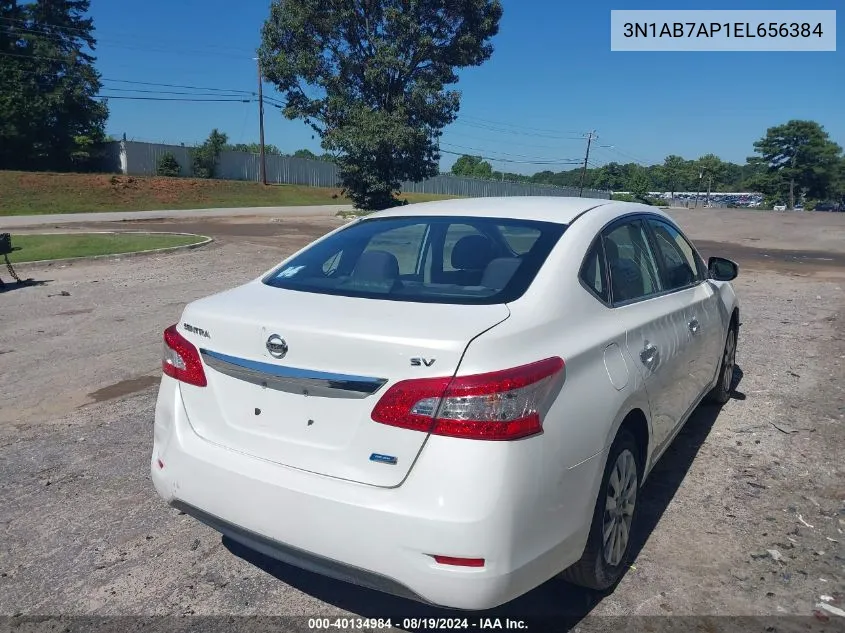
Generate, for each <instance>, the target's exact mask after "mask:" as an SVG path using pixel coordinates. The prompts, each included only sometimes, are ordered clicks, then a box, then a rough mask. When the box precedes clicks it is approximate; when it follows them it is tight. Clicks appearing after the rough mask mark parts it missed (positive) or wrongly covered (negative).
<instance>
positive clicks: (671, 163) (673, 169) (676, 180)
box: [662, 154, 688, 198]
mask: <svg viewBox="0 0 845 633" xmlns="http://www.w3.org/2000/svg"><path fill="white" fill-rule="evenodd" d="M687 173H688V167H687V161H685V160H684V159H683V158H681V157H680V156H678V155H676V154H670V155H669V156H667V157H666V158H665V159H663V172H662V175H663V182H664V184H665V185H666V188H667V189H669V192H670V193H671V197H672V198H674V197H675V192H676V191H677V190H678V188H679V187H680V186H681V183H683V182H684V181H685V180H686V177H687Z"/></svg>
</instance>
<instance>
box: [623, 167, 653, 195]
mask: <svg viewBox="0 0 845 633" xmlns="http://www.w3.org/2000/svg"><path fill="white" fill-rule="evenodd" d="M650 184H651V183H650V182H649V179H648V174H647V173H646V170H645V169H643V168H642V167H637V168H636V169H634V170H633V172H632V173H631V176H630V178H629V179H628V191H629V192H631V195H632V196H634V197H635V198H637V199H638V200H642V201H646V200H647V199H648V190H649V185H650Z"/></svg>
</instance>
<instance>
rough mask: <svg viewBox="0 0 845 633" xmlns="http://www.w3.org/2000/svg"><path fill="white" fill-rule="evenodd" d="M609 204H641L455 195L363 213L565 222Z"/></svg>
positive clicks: (631, 206) (626, 206) (625, 206)
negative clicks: (446, 198) (453, 197)
mask: <svg viewBox="0 0 845 633" xmlns="http://www.w3.org/2000/svg"><path fill="white" fill-rule="evenodd" d="M609 204H614V205H622V206H623V209H620V211H621V212H624V211H634V210H637V209H642V207H643V206H644V205H639V204H634V203H624V202H617V201H613V200H607V199H603V198H574V197H564V196H508V197H486V198H455V199H451V200H437V201H433V202H418V203H416V204H409V205H406V206H401V207H393V208H392V209H385V210H384V211H379V212H377V213H372V214H370V215H368V216H367V219H370V218H388V217H409V216H426V215H432V216H441V215H442V216H469V217H493V218H508V219H510V218H512V219H516V220H540V221H545V222H555V223H558V224H569V223H570V222H572V220H574V219H575V218H576V217H577V216H579V215H580V214H582V213H584V212H585V211H589V210H590V209H593V208H596V207H600V206H606V205H609Z"/></svg>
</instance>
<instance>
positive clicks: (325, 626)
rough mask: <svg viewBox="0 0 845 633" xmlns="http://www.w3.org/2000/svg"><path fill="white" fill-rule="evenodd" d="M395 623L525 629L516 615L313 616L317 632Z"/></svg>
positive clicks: (386, 627) (311, 622) (424, 626)
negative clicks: (467, 616) (476, 616)
mask: <svg viewBox="0 0 845 633" xmlns="http://www.w3.org/2000/svg"><path fill="white" fill-rule="evenodd" d="M394 626H396V627H400V628H403V629H407V630H431V631H439V630H447V629H456V630H479V631H483V630H498V629H502V630H505V629H509V630H525V629H527V628H528V624H527V623H526V622H525V621H524V620H517V619H512V618H402V619H401V620H395V619H392V618H383V619H382V618H309V620H308V628H309V629H311V630H314V631H320V630H324V631H354V630H358V629H361V630H379V629H384V630H389V629H392V628H393V627H394Z"/></svg>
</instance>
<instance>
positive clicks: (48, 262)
mask: <svg viewBox="0 0 845 633" xmlns="http://www.w3.org/2000/svg"><path fill="white" fill-rule="evenodd" d="M26 234H27V235H104V234H105V235H114V234H135V235H184V236H186V237H200V238H202V241H200V242H196V243H195V244H182V245H180V246H165V247H163V248H150V249H146V250H143V251H129V252H127V253H107V254H105V255H83V256H81V257H63V258H61V259H41V260H38V261H34V262H20V263H15V262H12V266H14V268H15V269H26V268H37V267H39V266H41V267H44V266H54V265H55V264H73V263H75V262H84V261H95V260H100V259H121V258H124V257H143V256H149V255H157V254H160V253H171V252H174V251H184V250H193V249H195V248H201V247H203V246H208V245H209V244H211V243H212V242H213V241H214V238H213V237H209V236H207V235H197V234H196V233H178V232H171V231H53V232H50V233H42V232H39V233H35V232H32V233H30V232H27V233H26Z"/></svg>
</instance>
